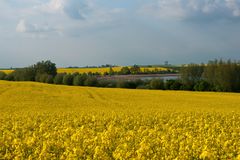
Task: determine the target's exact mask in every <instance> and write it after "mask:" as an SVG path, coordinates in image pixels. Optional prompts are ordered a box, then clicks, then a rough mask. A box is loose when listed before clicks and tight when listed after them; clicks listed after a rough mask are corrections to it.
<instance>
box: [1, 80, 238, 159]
mask: <svg viewBox="0 0 240 160" xmlns="http://www.w3.org/2000/svg"><path fill="white" fill-rule="evenodd" d="M89 95H91V96H89ZM239 99H240V94H238V93H210V92H202V93H201V92H185V91H159V90H158V91H153V90H128V89H116V88H115V89H109V88H90V87H73V86H60V85H59V86H58V85H48V84H41V83H36V82H6V81H0V159H62V160H65V159H69V160H72V159H89V160H90V159H104V160H108V159H118V160H123V159H136V160H142V159H157V160H161V159H164V160H165V159H179V160H182V159H240V141H239V140H240V127H239V126H240V103H239Z"/></svg>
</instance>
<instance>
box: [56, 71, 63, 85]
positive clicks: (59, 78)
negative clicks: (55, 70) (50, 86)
mask: <svg viewBox="0 0 240 160" xmlns="http://www.w3.org/2000/svg"><path fill="white" fill-rule="evenodd" d="M64 75H65V73H59V74H57V75H56V76H55V77H54V80H53V83H54V84H63V77H64Z"/></svg>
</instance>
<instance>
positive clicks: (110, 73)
mask: <svg viewBox="0 0 240 160" xmlns="http://www.w3.org/2000/svg"><path fill="white" fill-rule="evenodd" d="M114 73H115V72H114V70H113V69H112V67H110V68H109V73H108V74H109V75H110V76H111V75H114Z"/></svg>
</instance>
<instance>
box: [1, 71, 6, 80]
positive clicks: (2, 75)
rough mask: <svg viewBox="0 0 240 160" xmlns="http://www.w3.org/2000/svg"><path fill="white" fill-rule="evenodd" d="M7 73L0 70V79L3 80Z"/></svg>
mask: <svg viewBox="0 0 240 160" xmlns="http://www.w3.org/2000/svg"><path fill="white" fill-rule="evenodd" d="M6 76H7V74H6V73H5V72H1V71H0V80H4V79H5V77H6Z"/></svg>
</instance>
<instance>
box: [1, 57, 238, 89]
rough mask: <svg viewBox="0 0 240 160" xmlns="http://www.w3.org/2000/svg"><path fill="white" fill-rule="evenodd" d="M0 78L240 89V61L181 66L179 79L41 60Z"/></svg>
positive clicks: (2, 73)
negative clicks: (104, 72) (101, 73)
mask: <svg viewBox="0 0 240 160" xmlns="http://www.w3.org/2000/svg"><path fill="white" fill-rule="evenodd" d="M133 67H135V69H132V73H135V74H138V72H137V71H138V66H133ZM121 71H122V72H123V71H124V72H123V73H125V71H128V69H127V68H126V67H123V69H122V70H121ZM135 71H136V72H135ZM127 73H129V72H127ZM127 73H126V74H127ZM0 79H1V80H9V81H37V82H43V83H49V84H57V85H74V86H94V87H108V88H131V89H161V90H190V91H224V92H239V91H240V63H239V62H236V61H230V60H228V61H223V60H214V61H209V62H208V64H189V65H186V66H182V68H181V70H180V78H179V79H176V80H166V81H163V80H162V79H151V80H140V79H139V80H131V81H130V80H105V79H99V78H98V76H96V74H93V73H83V74H80V73H73V74H67V73H57V68H56V65H55V64H54V63H52V62H51V61H41V62H38V63H36V64H34V65H32V66H29V67H26V68H22V69H17V70H15V71H14V72H12V73H10V74H5V73H4V72H0Z"/></svg>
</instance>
